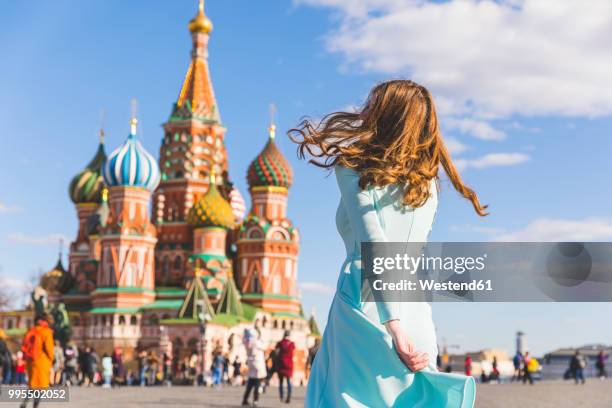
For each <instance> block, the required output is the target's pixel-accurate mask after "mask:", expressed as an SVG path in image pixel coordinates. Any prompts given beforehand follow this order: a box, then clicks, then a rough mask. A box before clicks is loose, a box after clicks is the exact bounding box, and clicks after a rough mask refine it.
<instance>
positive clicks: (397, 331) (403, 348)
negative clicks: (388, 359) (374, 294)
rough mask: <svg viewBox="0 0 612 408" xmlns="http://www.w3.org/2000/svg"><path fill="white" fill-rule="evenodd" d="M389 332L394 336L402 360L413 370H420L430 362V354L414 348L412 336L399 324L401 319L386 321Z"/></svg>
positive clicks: (394, 342)
mask: <svg viewBox="0 0 612 408" xmlns="http://www.w3.org/2000/svg"><path fill="white" fill-rule="evenodd" d="M385 327H386V328H387V332H389V334H390V335H391V337H392V338H393V344H395V349H396V350H397V354H398V355H399V358H400V360H402V362H403V363H404V364H405V365H406V367H408V368H409V369H410V370H412V371H415V372H416V371H420V370H422V369H424V368H425V367H427V365H428V364H429V355H427V353H424V352H419V351H416V350H415V349H414V345H413V344H412V342H411V341H410V338H409V337H408V335H407V334H406V333H404V331H403V330H402V329H401V327H400V325H399V320H389V321H388V322H386V323H385Z"/></svg>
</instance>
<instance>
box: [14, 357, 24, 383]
mask: <svg viewBox="0 0 612 408" xmlns="http://www.w3.org/2000/svg"><path fill="white" fill-rule="evenodd" d="M25 383H26V361H25V357H24V356H23V351H21V350H19V351H17V353H15V384H16V385H23V384H25Z"/></svg>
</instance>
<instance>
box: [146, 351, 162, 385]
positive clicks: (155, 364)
mask: <svg viewBox="0 0 612 408" xmlns="http://www.w3.org/2000/svg"><path fill="white" fill-rule="evenodd" d="M158 369H159V358H158V357H157V354H156V353H155V352H154V351H152V350H151V351H149V354H148V356H147V370H146V371H147V373H148V382H147V384H148V385H155V384H156V383H157V371H158Z"/></svg>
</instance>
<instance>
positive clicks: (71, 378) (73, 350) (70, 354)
mask: <svg viewBox="0 0 612 408" xmlns="http://www.w3.org/2000/svg"><path fill="white" fill-rule="evenodd" d="M78 368H79V349H78V348H77V346H76V345H75V344H74V342H73V341H70V342H69V343H68V344H67V345H66V347H65V348H64V382H65V383H66V384H67V385H76V384H78V375H77V374H78Z"/></svg>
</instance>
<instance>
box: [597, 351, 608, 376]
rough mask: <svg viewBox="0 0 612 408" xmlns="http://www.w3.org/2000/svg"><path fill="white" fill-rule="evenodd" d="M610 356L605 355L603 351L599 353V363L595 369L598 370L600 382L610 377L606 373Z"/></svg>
mask: <svg viewBox="0 0 612 408" xmlns="http://www.w3.org/2000/svg"><path fill="white" fill-rule="evenodd" d="M607 359H608V356H607V355H605V354H604V352H603V350H600V351H599V354H597V363H595V367H596V368H597V376H598V377H599V379H600V380H604V379H605V378H607V377H608V373H607V372H606V360H607Z"/></svg>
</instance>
